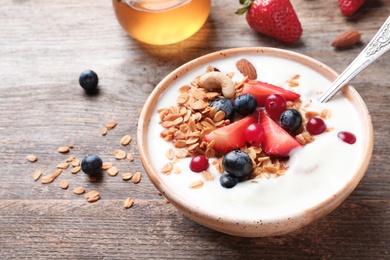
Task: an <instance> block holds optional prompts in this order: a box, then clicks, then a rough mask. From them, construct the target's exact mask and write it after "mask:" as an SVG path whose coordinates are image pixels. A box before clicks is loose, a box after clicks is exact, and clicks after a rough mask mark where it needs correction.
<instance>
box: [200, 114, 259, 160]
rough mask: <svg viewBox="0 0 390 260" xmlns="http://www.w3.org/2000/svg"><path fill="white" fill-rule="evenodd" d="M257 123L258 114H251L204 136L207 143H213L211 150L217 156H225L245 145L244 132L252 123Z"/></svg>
mask: <svg viewBox="0 0 390 260" xmlns="http://www.w3.org/2000/svg"><path fill="white" fill-rule="evenodd" d="M258 121H259V112H258V111H255V112H253V113H252V114H250V115H248V116H246V117H244V118H242V119H240V120H238V121H236V122H234V123H231V124H229V125H226V126H223V127H220V128H217V129H215V130H214V131H212V132H210V133H208V134H207V135H205V136H204V140H205V141H206V142H208V143H210V142H211V141H214V142H215V143H214V145H213V149H214V150H215V152H217V153H219V154H227V153H228V152H230V151H233V150H235V149H240V148H241V147H243V146H244V145H245V144H246V139H245V130H246V129H247V127H248V126H249V125H250V124H252V123H257V122H258Z"/></svg>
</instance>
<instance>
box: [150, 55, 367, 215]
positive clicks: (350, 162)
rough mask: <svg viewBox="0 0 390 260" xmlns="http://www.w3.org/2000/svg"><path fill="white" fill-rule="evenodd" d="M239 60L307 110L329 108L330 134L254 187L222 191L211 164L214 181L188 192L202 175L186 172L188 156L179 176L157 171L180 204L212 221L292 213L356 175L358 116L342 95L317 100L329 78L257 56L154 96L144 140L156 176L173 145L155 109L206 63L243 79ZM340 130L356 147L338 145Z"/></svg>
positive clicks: (226, 63) (222, 63) (228, 62)
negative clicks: (352, 137) (290, 83)
mask: <svg viewBox="0 0 390 260" xmlns="http://www.w3.org/2000/svg"><path fill="white" fill-rule="evenodd" d="M241 58H246V59H247V60H249V61H250V62H251V63H252V64H253V65H254V66H255V68H256V69H257V74H258V80H260V81H263V82H267V83H271V84H274V85H277V86H281V87H284V88H286V89H289V90H291V89H293V91H296V92H297V93H299V94H300V95H301V100H302V101H303V104H302V105H305V104H306V103H308V102H310V100H311V101H312V102H311V106H310V110H311V111H317V112H321V111H322V110H323V109H324V108H327V109H329V110H330V111H331V112H332V116H331V118H330V119H328V120H325V122H326V124H327V126H328V127H333V128H334V130H333V131H331V132H326V133H323V134H321V135H317V136H315V141H314V142H312V143H310V144H308V145H306V146H304V147H303V148H298V149H295V150H293V151H292V153H291V154H290V159H289V161H288V163H287V164H288V167H289V168H288V170H287V171H286V173H285V174H284V175H283V176H281V177H279V178H270V179H265V178H259V179H256V181H257V183H254V182H251V181H245V182H240V183H239V184H238V185H236V186H235V187H233V188H232V189H226V188H223V187H222V186H221V185H220V183H219V177H220V175H221V174H220V173H218V172H217V171H216V170H215V168H214V167H213V166H212V165H211V164H210V167H209V171H211V172H212V173H213V174H214V175H215V179H214V181H205V182H204V186H203V187H202V188H200V189H191V188H189V184H190V183H192V182H194V181H196V180H201V179H202V176H201V175H200V174H199V173H194V172H192V171H191V170H190V169H189V163H190V158H187V159H182V160H181V161H180V162H179V163H178V165H179V166H180V167H181V169H182V172H181V173H180V174H174V173H171V174H170V175H164V174H162V173H161V178H162V181H163V182H165V184H166V185H167V186H169V187H170V188H171V189H172V190H174V191H175V192H176V193H177V194H180V195H181V197H182V198H183V199H184V200H186V201H188V202H190V203H191V204H192V205H194V206H195V207H199V208H204V209H206V210H207V211H208V212H211V214H212V215H215V216H216V217H221V218H223V217H224V216H229V217H238V218H241V219H244V220H245V219H247V220H253V219H268V218H275V217H276V216H285V215H290V214H296V213H298V212H301V211H302V210H305V209H308V208H310V207H312V206H314V205H316V204H318V203H319V202H321V201H323V200H325V198H328V197H330V196H332V195H333V194H335V193H336V192H337V191H338V190H339V189H340V188H341V187H342V186H344V185H345V184H346V183H347V182H348V181H349V180H350V178H351V176H352V175H353V174H354V172H355V171H356V167H357V166H356V158H360V157H361V155H362V153H363V145H362V141H361V140H362V134H363V132H362V130H361V126H362V122H361V120H360V118H359V115H358V114H357V112H356V111H355V110H354V108H353V106H352V104H351V103H350V102H349V101H348V100H347V99H346V98H344V97H343V96H342V95H341V94H338V95H337V96H336V97H334V98H333V99H332V100H331V101H329V102H327V103H325V104H321V103H319V102H317V101H316V100H317V97H318V93H319V92H320V91H324V90H325V89H326V88H327V87H328V86H329V85H330V82H329V80H327V79H326V78H325V77H323V76H322V75H320V74H319V73H318V72H316V71H314V70H312V69H310V68H308V67H306V66H304V65H302V64H299V63H297V62H295V61H291V60H286V59H283V58H277V57H272V56H265V55H261V54H259V55H250V56H249V55H244V56H242V55H240V56H234V57H229V58H226V59H223V60H218V61H215V62H212V63H210V64H205V65H204V66H201V67H199V68H197V69H195V70H192V71H190V72H189V73H187V74H186V75H185V76H184V77H182V78H180V79H179V80H177V81H175V82H174V84H173V85H171V86H170V87H169V89H167V91H166V92H164V94H163V95H162V96H161V97H160V98H159V101H158V104H157V106H156V110H155V112H154V113H153V116H152V118H151V121H150V124H149V131H148V135H147V138H148V140H149V141H148V150H149V153H150V158H151V161H152V165H153V167H154V169H155V170H156V172H160V170H161V168H162V167H163V166H164V165H165V164H166V163H168V162H169V160H168V159H167V158H166V157H165V156H164V153H165V151H167V150H168V149H169V148H172V147H173V146H172V144H171V143H169V142H165V141H164V140H163V139H162V138H161V137H160V133H161V132H162V131H163V128H162V127H161V125H160V124H159V120H160V119H159V116H158V113H157V109H159V108H162V107H170V106H172V105H176V103H175V100H176V97H177V96H178V95H179V93H178V88H179V87H181V86H182V85H185V84H189V83H190V82H191V81H192V80H193V79H195V78H196V76H198V75H202V74H204V73H205V71H206V67H207V65H211V66H213V67H216V68H218V69H219V70H220V71H221V72H225V73H230V72H234V73H235V76H234V78H233V80H235V81H240V80H242V79H243V76H242V75H241V73H240V72H239V71H238V70H237V69H236V66H235V63H236V61H237V60H239V59H241ZM297 74H298V75H300V78H299V79H298V81H299V86H298V87H294V88H290V87H289V86H288V84H287V80H290V79H292V78H293V77H294V76H295V75H297ZM339 131H349V132H351V133H353V134H355V135H356V138H357V141H356V143H355V144H353V145H350V144H347V143H345V142H343V141H341V140H340V139H339V138H338V137H337V133H338V132H339Z"/></svg>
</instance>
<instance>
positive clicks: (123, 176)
mask: <svg viewBox="0 0 390 260" xmlns="http://www.w3.org/2000/svg"><path fill="white" fill-rule="evenodd" d="M132 177H133V174H132V173H130V172H126V173H124V174H122V180H125V181H128V180H130V179H131V178H132Z"/></svg>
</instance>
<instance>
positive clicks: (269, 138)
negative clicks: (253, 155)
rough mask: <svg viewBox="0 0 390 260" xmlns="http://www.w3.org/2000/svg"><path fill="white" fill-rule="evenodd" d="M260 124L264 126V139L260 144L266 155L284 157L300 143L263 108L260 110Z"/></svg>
mask: <svg viewBox="0 0 390 260" xmlns="http://www.w3.org/2000/svg"><path fill="white" fill-rule="evenodd" d="M260 124H261V125H262V126H263V128H264V132H265V139H264V141H263V143H262V144H261V147H262V148H263V151H264V152H265V153H266V154H267V155H271V156H276V157H286V156H287V155H288V154H289V153H290V151H291V150H292V149H294V148H296V147H300V146H301V144H300V143H299V142H298V141H297V140H295V138H294V137H292V136H291V135H290V134H289V133H287V132H286V131H285V130H284V129H283V128H282V127H280V126H279V125H278V123H276V122H275V121H274V120H272V119H271V118H270V117H269V116H268V115H267V113H266V112H265V111H264V110H261V111H260Z"/></svg>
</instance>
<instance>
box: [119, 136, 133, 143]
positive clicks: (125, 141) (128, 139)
mask: <svg viewBox="0 0 390 260" xmlns="http://www.w3.org/2000/svg"><path fill="white" fill-rule="evenodd" d="M130 142H131V135H125V136H123V137H122V139H121V145H124V146H125V145H128V144H130Z"/></svg>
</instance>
